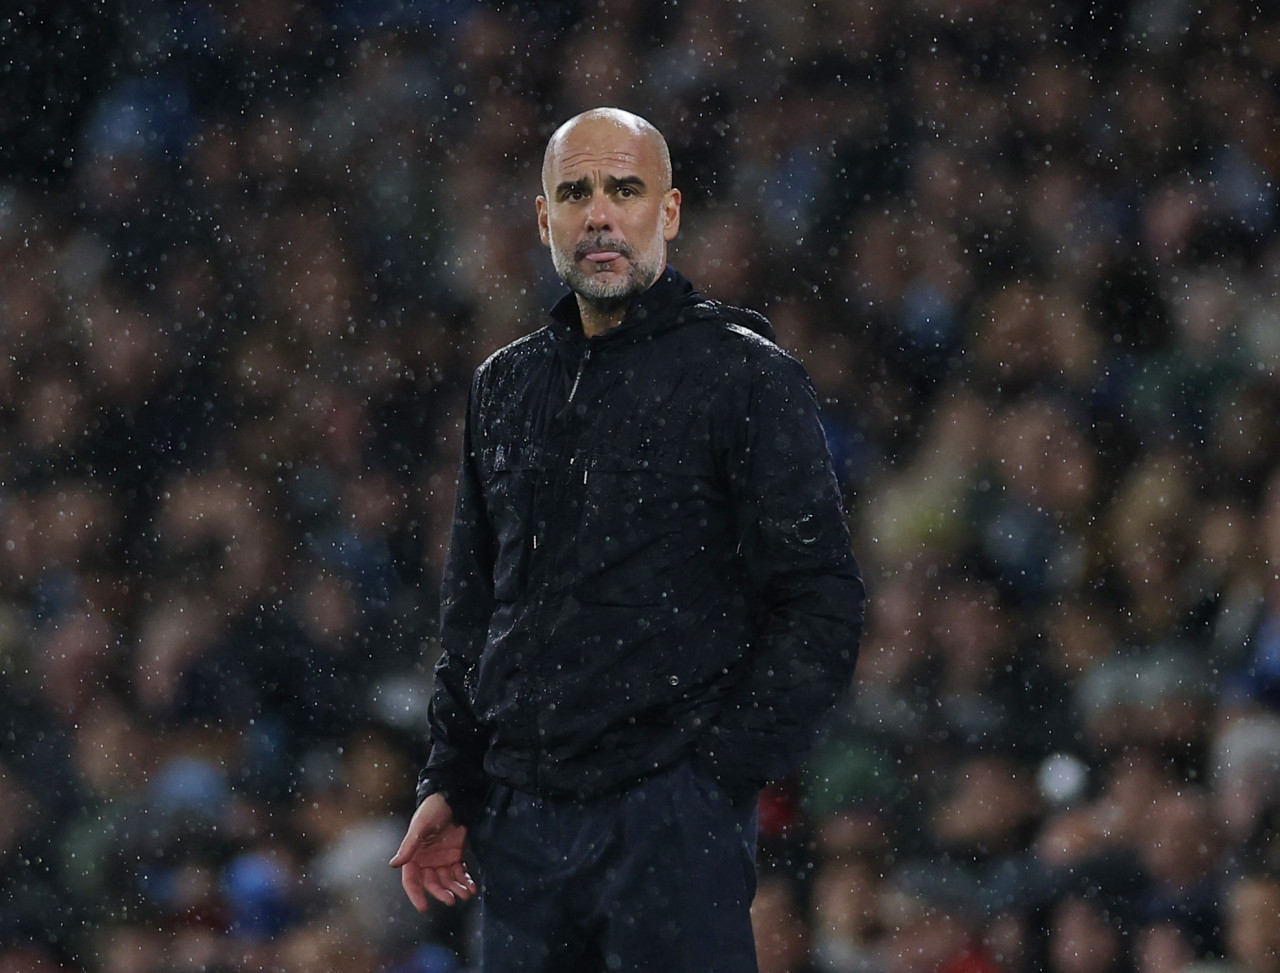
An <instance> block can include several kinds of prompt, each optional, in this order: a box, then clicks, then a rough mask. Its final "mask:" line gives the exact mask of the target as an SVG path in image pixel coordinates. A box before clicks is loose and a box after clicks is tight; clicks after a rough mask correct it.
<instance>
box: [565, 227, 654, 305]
mask: <svg viewBox="0 0 1280 973" xmlns="http://www.w3.org/2000/svg"><path fill="white" fill-rule="evenodd" d="M578 250H579V251H581V253H582V254H583V255H584V256H585V255H586V254H587V253H590V252H591V251H592V250H616V251H617V252H618V253H620V254H622V255H623V256H624V257H625V258H626V259H627V262H628V265H629V269H628V270H627V276H626V278H625V279H624V280H620V281H611V282H605V281H602V280H599V279H598V278H597V277H596V275H595V274H590V273H587V272H585V271H583V270H581V269H580V268H579V267H578V265H577V260H578V259H581V258H579V257H578V255H577V253H573V254H567V253H564V252H563V251H560V250H556V249H554V248H553V249H552V251H551V262H552V263H553V264H554V265H555V268H556V273H557V274H558V275H559V277H560V279H561V280H562V281H564V282H565V284H566V285H567V286H568V287H569V289H570V290H571V291H573V292H574V293H575V294H577V295H578V297H580V298H581V299H582V300H583V302H585V303H586V304H587V305H588V306H589V307H592V308H594V309H595V310H597V311H603V312H609V311H616V310H617V309H618V308H620V307H622V306H623V305H625V304H628V303H630V301H631V299H632V298H633V297H635V296H636V295H637V294H641V293H643V292H644V291H646V290H648V289H649V285H651V284H652V283H653V282H654V281H655V280H657V279H658V275H659V272H660V271H661V270H662V268H661V267H660V266H658V264H657V262H656V261H655V262H652V263H646V262H644V261H636V259H635V252H634V251H633V250H632V248H631V247H629V246H625V245H619V244H617V243H611V242H609V241H590V242H589V243H584V244H581V245H579V247H578Z"/></svg>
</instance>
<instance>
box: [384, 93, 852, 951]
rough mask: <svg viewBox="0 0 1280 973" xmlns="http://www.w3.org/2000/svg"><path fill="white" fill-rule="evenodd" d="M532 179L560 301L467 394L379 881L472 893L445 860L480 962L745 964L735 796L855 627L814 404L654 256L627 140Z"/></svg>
mask: <svg viewBox="0 0 1280 973" xmlns="http://www.w3.org/2000/svg"><path fill="white" fill-rule="evenodd" d="M542 183H543V194H542V195H541V196H539V197H538V200H537V213H538V230H539V234H540V236H541V239H542V242H543V243H544V244H545V245H546V246H548V247H549V248H550V249H551V257H552V261H553V263H554V265H555V268H556V271H557V273H558V274H559V275H560V277H561V278H562V279H563V280H564V282H565V283H566V284H567V285H568V286H569V288H570V290H571V292H572V293H571V294H569V295H566V297H565V298H564V299H563V300H561V301H560V302H559V303H558V304H557V305H556V306H555V307H554V308H553V310H552V311H551V315H550V322H549V323H548V325H547V326H546V327H545V328H543V329H542V330H539V331H537V332H535V333H533V334H531V335H529V336H527V337H525V338H523V339H521V340H519V341H516V342H515V343H513V344H512V345H510V346H508V347H507V348H504V349H502V350H501V351H499V352H498V353H497V354H495V355H494V356H493V357H492V358H490V359H489V360H488V361H487V362H485V363H484V364H483V365H482V366H481V367H480V368H479V369H478V370H477V372H476V376H475V380H474V382H473V384H472V389H471V397H470V400H469V405H468V412H467V422H466V428H465V431H464V437H465V439H464V445H463V449H462V461H461V464H460V471H459V477H458V496H457V506H456V510H455V516H454V525H453V534H452V538H451V544H450V554H449V561H448V564H447V568H446V572H445V580H444V586H443V602H442V626H441V630H442V637H443V644H444V652H443V655H442V657H441V659H440V662H439V664H438V665H437V667H436V687H435V692H434V696H433V700H432V705H431V713H430V725H431V732H432V748H431V753H430V757H429V759H428V762H427V766H426V768H425V770H424V771H423V773H422V776H421V778H420V781H419V787H418V797H419V799H420V801H421V803H420V804H419V807H418V809H417V811H416V812H415V814H414V816H413V819H412V821H411V822H410V825H409V830H408V833H407V834H406V835H405V839H404V842H403V843H402V844H401V846H400V850H399V851H398V852H397V854H396V856H395V857H394V858H393V859H392V861H391V864H392V865H394V866H396V867H398V868H400V869H401V882H402V884H403V886H404V888H405V891H406V893H407V894H408V896H409V898H410V899H411V900H412V901H413V903H414V905H415V906H416V907H417V908H418V909H419V910H424V911H425V910H426V908H427V904H428V901H429V897H430V898H434V899H437V900H439V901H441V902H445V903H450V902H454V901H457V900H465V899H468V898H470V897H471V896H472V895H473V894H474V893H475V892H476V890H477V887H476V885H475V884H474V883H473V881H472V879H471V877H470V875H469V873H468V871H467V868H466V865H465V864H464V861H463V854H464V845H468V846H469V847H470V849H471V851H472V852H473V854H474V857H475V862H476V864H477V865H478V866H479V870H480V876H481V888H482V891H481V924H480V925H481V935H480V938H481V947H480V948H481V963H482V968H483V969H484V970H489V971H498V973H512V971H547V973H549V971H556V973H563V971H568V970H605V969H609V970H615V969H617V970H633V971H634V970H663V971H664V973H672V971H681V970H688V971H697V973H714V971H718V970H723V971H733V973H742V971H744V970H755V968H756V961H755V955H754V947H753V944H752V931H751V920H750V912H749V907H750V902H751V896H752V894H753V891H754V883H755V833H756V830H755V829H756V817H755V813H756V797H757V795H758V793H759V789H760V787H761V786H762V785H763V784H764V783H765V782H766V781H768V780H770V779H774V778H776V777H778V776H780V775H782V774H785V773H786V772H787V771H788V770H789V769H791V768H792V767H793V766H794V765H795V764H796V763H797V761H798V760H799V758H800V757H801V755H802V754H803V752H804V750H805V748H806V746H807V744H808V741H809V738H810V736H811V735H812V732H813V730H814V727H815V724H816V722H817V720H818V719H819V718H820V717H821V715H822V714H823V712H824V711H826V710H827V709H829V708H830V707H831V705H832V704H833V703H834V701H835V700H836V699H837V698H838V696H839V695H840V693H841V692H842V691H843V690H844V688H845V687H846V686H847V684H848V682H849V680H850V678H851V675H852V672H853V665H854V661H855V658H856V654H857V645H858V640H859V638H860V635H861V624H862V612H863V600H864V599H863V590H862V582H861V580H860V577H859V574H858V568H857V564H856V563H855V561H854V558H853V556H852V554H851V552H850V549H849V536H848V532H847V529H846V527H845V524H844V518H843V512H842V509H841V503H840V499H839V494H838V490H837V486H836V482H835V478H834V476H833V473H832V469H831V460H830V456H829V454H828V451H827V448H826V443H825V440H824V439H823V435H822V430H821V427H820V426H819V423H818V416H817V413H818V410H817V403H816V401H815V398H814V394H813V391H812V389H811V387H810V385H809V383H808V380H807V378H806V377H805V375H804V372H803V370H802V369H801V368H800V366H799V365H798V364H797V363H796V362H795V361H794V360H793V359H792V358H790V357H789V356H787V355H786V354H785V353H783V352H782V351H781V350H780V349H779V348H778V347H777V345H775V344H774V343H773V342H772V341H771V340H769V338H768V337H765V336H763V335H769V334H771V329H770V328H769V326H768V323H767V322H766V321H765V320H764V319H763V318H761V317H759V316H758V315H753V314H751V313H750V312H746V311H742V310H739V309H735V308H730V307H726V306H724V305H720V304H718V303H716V302H712V301H705V300H703V299H702V298H700V297H699V296H698V294H697V293H696V292H695V291H694V290H693V288H692V286H691V285H690V284H689V282H688V281H686V280H684V278H682V277H681V276H680V275H679V274H678V273H676V272H675V271H674V270H672V269H671V268H669V267H667V265H666V256H667V244H668V243H669V242H670V241H671V240H672V239H673V238H674V237H675V235H676V232H677V230H678V229H679V226H680V202H681V198H680V191H679V190H678V189H675V188H673V187H672V184H671V162H670V156H669V155H668V151H667V146H666V143H665V141H664V140H663V138H662V136H661V135H660V134H659V133H658V132H657V130H656V129H654V127H653V126H652V125H650V124H649V123H648V122H646V121H645V120H643V119H641V118H639V117H637V116H635V115H632V114H630V113H627V112H623V111H619V110H616V109H596V110H593V111H589V112H585V113H584V114H582V115H579V116H577V117H575V118H573V119H571V120H570V121H569V122H567V123H565V124H564V125H563V126H562V127H561V128H560V129H559V130H557V131H556V132H555V134H554V135H553V136H552V137H551V140H550V142H549V143H548V145H547V150H546V156H545V159H544V163H543V169H542ZM744 325H745V326H744ZM758 332H759V333H758Z"/></svg>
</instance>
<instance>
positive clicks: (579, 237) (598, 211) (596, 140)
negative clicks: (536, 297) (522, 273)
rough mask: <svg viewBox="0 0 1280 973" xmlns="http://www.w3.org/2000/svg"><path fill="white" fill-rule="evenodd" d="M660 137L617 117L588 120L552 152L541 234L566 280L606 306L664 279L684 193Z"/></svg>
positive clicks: (542, 205) (541, 211)
mask: <svg viewBox="0 0 1280 973" xmlns="http://www.w3.org/2000/svg"><path fill="white" fill-rule="evenodd" d="M668 178H669V177H668V174H667V172H666V171H665V168H664V166H663V160H662V154H661V151H660V149H659V147H658V145H657V144H656V143H655V141H654V139H653V138H652V137H650V136H649V135H646V133H645V132H643V131H641V130H637V129H633V128H630V127H628V126H626V125H624V124H620V123H618V122H617V121H614V120H612V119H603V118H593V119H584V120H582V121H580V122H579V123H578V124H576V125H574V126H573V127H572V128H570V129H569V130H568V131H567V132H565V133H564V134H563V135H562V136H561V137H560V139H559V140H558V142H556V143H554V144H553V145H552V147H551V149H550V150H549V152H548V154H547V161H546V165H545V166H544V169H543V183H544V192H545V195H542V196H539V197H538V232H539V235H540V236H541V238H542V242H543V243H544V244H546V245H547V246H548V247H550V248H551V261H552V263H553V264H554V265H555V268H556V273H557V274H559V275H560V279H561V280H563V281H564V282H565V283H566V284H568V285H569V287H570V289H571V290H573V291H574V292H576V293H577V294H578V295H579V296H580V297H582V299H583V300H585V301H587V302H589V303H591V304H593V305H595V306H597V307H600V308H612V307H616V306H619V305H621V304H623V303H625V302H627V301H628V300H630V299H631V298H632V297H634V296H635V295H636V294H639V293H640V292H641V291H644V290H646V289H648V287H649V286H650V285H651V284H652V283H653V282H654V281H655V280H657V279H658V277H659V275H661V273H662V270H663V267H664V266H665V265H666V261H667V243H668V242H669V241H670V240H672V239H673V238H674V237H675V235H676V231H677V230H678V229H679V227H680V192H679V190H676V189H671V188H669V187H668V186H667V182H668Z"/></svg>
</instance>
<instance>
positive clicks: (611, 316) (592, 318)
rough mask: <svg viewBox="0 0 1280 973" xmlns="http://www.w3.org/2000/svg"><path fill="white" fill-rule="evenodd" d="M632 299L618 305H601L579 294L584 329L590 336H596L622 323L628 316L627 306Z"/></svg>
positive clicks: (580, 314)
mask: <svg viewBox="0 0 1280 973" xmlns="http://www.w3.org/2000/svg"><path fill="white" fill-rule="evenodd" d="M630 304H631V302H630V301H624V302H623V303H621V304H618V305H616V306H614V305H609V306H607V307H601V306H600V305H598V304H594V303H591V302H588V301H585V300H583V299H582V295H581V294H579V295H578V316H579V317H580V318H581V319H582V331H583V333H584V334H585V335H586V336H587V337H588V338H594V337H595V336H596V335H600V334H604V333H605V332H606V331H608V330H609V329H610V328H616V327H617V326H618V325H620V324H621V323H622V319H623V318H624V317H626V314H627V308H628V307H629V306H630Z"/></svg>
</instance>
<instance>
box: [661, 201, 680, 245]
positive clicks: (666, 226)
mask: <svg viewBox="0 0 1280 973" xmlns="http://www.w3.org/2000/svg"><path fill="white" fill-rule="evenodd" d="M679 232H680V190H678V189H674V188H673V189H668V190H667V196H666V198H665V199H664V200H663V201H662V238H663V239H664V240H666V241H667V242H668V243H670V242H671V241H672V240H674V239H675V238H676V234H677V233H679Z"/></svg>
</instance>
